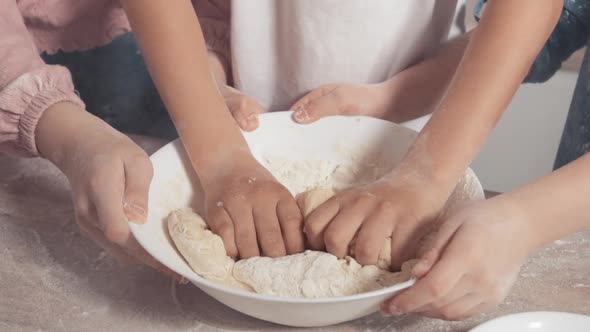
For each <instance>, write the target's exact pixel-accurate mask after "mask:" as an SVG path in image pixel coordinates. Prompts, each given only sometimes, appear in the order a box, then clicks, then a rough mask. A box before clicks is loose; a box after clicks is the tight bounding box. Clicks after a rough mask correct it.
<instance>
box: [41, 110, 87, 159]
mask: <svg viewBox="0 0 590 332" xmlns="http://www.w3.org/2000/svg"><path fill="white" fill-rule="evenodd" d="M85 113H86V112H85V111H84V110H81V109H80V108H79V107H77V106H76V105H74V104H71V103H68V102H62V103H57V104H54V105H52V106H50V107H49V108H48V109H47V110H45V111H44V112H43V115H42V116H41V118H40V119H39V123H38V124H37V127H36V128H35V144H36V145H37V150H38V151H39V155H40V156H41V157H43V158H45V159H48V160H49V161H51V162H52V163H54V164H56V165H59V164H61V163H62V160H63V159H64V157H65V156H66V155H67V150H68V146H70V145H71V144H72V143H73V141H74V140H73V139H72V133H73V130H74V129H77V128H80V124H81V123H83V122H84V121H83V120H84V114H85Z"/></svg>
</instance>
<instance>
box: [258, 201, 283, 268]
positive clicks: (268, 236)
mask: <svg viewBox="0 0 590 332" xmlns="http://www.w3.org/2000/svg"><path fill="white" fill-rule="evenodd" d="M253 212H254V224H255V226H256V235H257V237H258V243H259V244H260V249H261V251H262V254H263V255H264V256H268V257H281V256H285V255H286V254H287V250H286V249H285V244H284V242H283V235H282V232H281V226H280V224H279V218H278V216H277V206H276V205H275V204H272V202H268V203H267V204H256V205H255V206H254V211H253Z"/></svg>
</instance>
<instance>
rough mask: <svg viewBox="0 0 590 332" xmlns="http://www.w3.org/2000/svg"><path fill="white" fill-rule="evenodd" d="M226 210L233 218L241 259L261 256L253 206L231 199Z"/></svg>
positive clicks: (226, 205)
mask: <svg viewBox="0 0 590 332" xmlns="http://www.w3.org/2000/svg"><path fill="white" fill-rule="evenodd" d="M225 210H226V211H227V213H228V215H229V217H230V218H231V223H232V225H233V231H234V237H235V240H234V241H235V243H236V247H237V251H238V255H239V257H240V259H246V258H250V257H256V256H260V248H259V247H258V239H257V234H256V226H255V224H254V216H253V214H252V207H251V205H250V204H247V203H246V202H243V201H241V202H240V201H229V202H226V204H225Z"/></svg>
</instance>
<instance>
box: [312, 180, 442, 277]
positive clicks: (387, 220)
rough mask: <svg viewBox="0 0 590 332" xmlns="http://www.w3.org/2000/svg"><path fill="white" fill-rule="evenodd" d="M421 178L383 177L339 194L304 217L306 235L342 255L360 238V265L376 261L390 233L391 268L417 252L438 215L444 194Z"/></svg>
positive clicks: (318, 246) (314, 245) (320, 246)
mask: <svg viewBox="0 0 590 332" xmlns="http://www.w3.org/2000/svg"><path fill="white" fill-rule="evenodd" d="M430 189H431V187H430V186H428V185H425V184H423V183H418V181H410V180H401V179H393V180H391V179H385V178H384V179H381V180H379V181H377V182H374V183H371V184H369V185H366V186H362V187H358V188H353V189H350V190H347V191H343V192H341V193H338V194H336V195H335V196H334V197H332V198H331V199H329V200H328V201H327V202H325V203H324V204H322V205H321V206H319V207H318V208H317V209H315V210H314V211H313V212H312V213H311V214H310V215H309V216H308V217H307V219H306V223H305V234H306V235H307V239H308V241H309V244H310V246H311V247H312V248H313V249H316V250H322V249H326V250H327V251H328V252H330V253H332V254H334V255H336V256H338V257H344V256H346V255H347V253H348V248H349V245H350V243H351V241H352V240H353V237H355V236H356V240H355V244H354V245H355V247H354V252H355V257H356V259H357V260H358V261H359V263H361V264H363V265H365V264H376V263H377V261H378V257H379V252H380V251H381V249H382V246H383V243H384V242H385V240H386V238H388V237H391V238H392V241H391V262H392V267H393V268H399V267H400V266H401V264H402V263H403V262H404V261H405V260H407V259H410V258H413V257H415V256H413V255H414V254H415V252H416V249H417V248H416V247H417V243H418V240H419V239H420V238H421V237H422V236H423V235H424V234H425V233H426V230H427V228H428V226H429V225H430V223H431V222H433V221H434V220H435V219H436V217H437V216H438V214H439V212H440V210H441V209H442V206H443V205H444V202H445V201H446V199H445V198H438V197H435V196H434V195H433V191H432V190H430Z"/></svg>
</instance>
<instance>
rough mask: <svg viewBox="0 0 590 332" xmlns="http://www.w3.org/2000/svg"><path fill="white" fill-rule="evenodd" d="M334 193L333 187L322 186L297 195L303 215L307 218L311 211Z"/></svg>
mask: <svg viewBox="0 0 590 332" xmlns="http://www.w3.org/2000/svg"><path fill="white" fill-rule="evenodd" d="M334 194H335V192H334V190H332V188H326V187H321V188H315V189H312V190H309V191H306V192H304V193H301V194H299V195H297V204H298V205H299V208H300V209H301V212H302V213H303V217H305V218H307V216H309V214H310V213H311V211H313V210H315V209H316V208H317V207H318V206H320V205H322V204H324V203H325V202H326V201H327V200H329V199H330V198H331V197H332V196H334Z"/></svg>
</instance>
